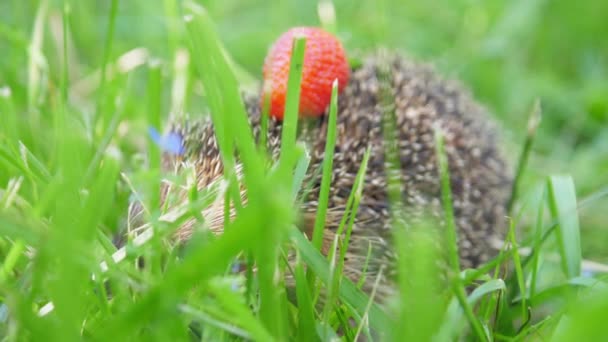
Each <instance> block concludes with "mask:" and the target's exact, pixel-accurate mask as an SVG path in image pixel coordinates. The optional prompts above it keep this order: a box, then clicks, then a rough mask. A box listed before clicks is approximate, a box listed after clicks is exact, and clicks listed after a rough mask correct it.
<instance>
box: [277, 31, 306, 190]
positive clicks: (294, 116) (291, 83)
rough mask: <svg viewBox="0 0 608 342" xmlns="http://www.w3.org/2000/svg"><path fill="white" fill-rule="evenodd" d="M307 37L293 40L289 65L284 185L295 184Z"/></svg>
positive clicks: (282, 165) (282, 162) (281, 169)
mask: <svg viewBox="0 0 608 342" xmlns="http://www.w3.org/2000/svg"><path fill="white" fill-rule="evenodd" d="M305 51H306V37H295V38H294V40H293V45H292V51H291V60H290V63H289V78H288V80H287V98H286V100H285V113H284V120H283V125H282V132H281V134H282V135H281V155H280V157H279V166H278V170H277V176H278V178H279V180H280V181H282V182H284V184H289V185H291V184H292V183H293V167H294V165H295V163H296V135H297V130H298V113H299V110H300V91H301V89H300V87H301V86H300V84H301V81H302V67H303V65H304V52H305Z"/></svg>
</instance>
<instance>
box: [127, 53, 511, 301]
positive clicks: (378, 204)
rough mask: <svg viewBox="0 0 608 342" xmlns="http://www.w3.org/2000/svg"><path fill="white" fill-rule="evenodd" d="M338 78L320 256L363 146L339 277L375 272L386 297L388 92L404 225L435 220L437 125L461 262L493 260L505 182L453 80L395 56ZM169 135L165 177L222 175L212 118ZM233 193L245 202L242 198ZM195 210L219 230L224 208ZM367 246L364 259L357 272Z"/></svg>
mask: <svg viewBox="0 0 608 342" xmlns="http://www.w3.org/2000/svg"><path fill="white" fill-rule="evenodd" d="M307 44H308V42H307ZM305 58H308V56H305ZM303 72H305V71H303ZM387 75H388V76H389V77H386V76H387ZM346 79H348V83H346V84H345V86H344V87H343V90H342V92H341V94H340V97H339V102H338V116H337V140H336V146H335V149H334V156H333V171H332V178H331V188H330V194H329V206H328V212H327V217H326V222H325V229H324V236H323V248H322V251H323V252H324V253H327V252H328V249H329V248H330V246H331V243H332V242H333V241H334V237H335V234H336V230H337V229H338V226H339V224H340V220H341V218H342V216H343V213H344V210H345V208H346V205H347V199H348V197H349V195H350V192H351V190H352V188H353V185H354V181H355V178H356V175H357V172H358V170H359V167H360V163H361V161H362V159H363V156H364V154H365V152H366V150H367V149H368V148H369V149H370V152H371V154H370V159H369V163H368V168H367V171H366V174H365V179H364V184H363V188H362V198H361V201H360V204H359V208H358V212H357V215H356V217H355V220H354V226H353V230H352V234H351V236H350V245H349V249H348V250H347V252H346V258H345V265H344V271H343V274H344V275H345V276H347V277H348V278H350V279H351V280H352V281H354V282H357V281H359V279H360V278H361V277H363V276H365V278H366V281H365V284H364V286H363V289H364V290H365V291H367V292H370V291H371V290H372V287H373V285H374V281H375V279H376V276H377V275H378V274H379V272H380V270H384V271H382V275H383V276H382V277H381V279H380V287H379V291H378V293H379V294H380V298H383V297H385V295H386V294H390V293H391V292H392V291H391V289H392V288H394V286H395V285H394V281H395V279H394V272H392V271H393V269H394V264H395V258H396V256H397V253H396V252H395V251H394V247H393V243H392V225H391V217H390V210H389V200H388V194H387V187H388V181H387V171H386V170H387V169H386V164H387V161H386V157H385V147H386V141H385V137H384V132H383V122H382V120H383V113H384V110H385V107H386V103H385V102H386V96H385V95H386V94H385V93H386V90H388V93H389V95H390V99H391V101H392V103H391V108H392V110H393V111H394V120H395V132H394V138H395V141H394V144H395V146H396V151H397V157H398V161H399V164H400V169H399V171H400V172H399V175H398V178H399V181H400V184H401V189H399V190H400V193H401V201H402V203H403V206H404V210H405V216H406V219H408V220H411V221H412V222H413V221H415V220H416V219H419V218H421V217H422V215H423V214H424V213H431V215H433V216H436V217H441V215H442V208H441V188H440V181H439V176H438V169H437V157H436V153H435V141H434V129H435V127H436V126H438V127H440V128H441V130H442V131H443V132H444V137H445V144H446V154H447V157H448V162H449V171H450V182H451V187H452V200H453V203H452V204H453V208H454V214H455V219H456V225H457V228H458V247H459V257H460V261H461V266H462V267H476V266H478V265H480V264H481V263H483V262H485V261H487V260H488V259H490V258H491V257H492V256H494V255H495V254H496V251H495V250H494V249H493V247H492V245H491V243H490V241H491V240H492V239H500V238H502V235H503V234H504V227H505V223H506V218H505V216H506V214H507V212H506V206H507V201H508V199H509V195H510V189H511V182H512V176H511V174H510V172H509V169H510V168H509V166H508V163H507V161H506V159H505V158H504V157H503V156H502V153H501V151H500V148H499V142H498V137H497V129H496V127H495V125H494V124H493V122H492V121H491V119H490V117H489V115H488V114H487V112H486V111H485V109H484V108H483V107H482V106H480V105H479V104H477V103H476V102H475V101H474V100H473V99H472V97H471V95H470V94H469V93H468V92H467V91H466V90H465V89H464V88H463V87H462V86H461V85H460V84H458V83H457V82H455V81H448V80H445V79H443V78H441V77H440V76H438V75H437V73H436V72H435V71H434V70H433V69H432V68H431V67H429V66H427V65H423V64H418V63H416V62H413V61H411V60H409V59H407V58H404V57H402V56H399V55H384V54H382V55H380V54H375V55H371V56H369V57H367V58H366V59H365V60H364V61H363V63H362V64H361V65H360V66H357V67H354V68H352V69H351V70H350V72H349V77H347V78H346ZM304 97H306V94H304ZM279 102H281V101H279ZM244 103H245V106H246V109H247V112H248V114H249V122H250V125H251V127H252V130H253V133H254V137H255V138H256V140H257V141H260V138H261V136H260V135H261V134H262V133H261V132H262V129H261V121H262V118H261V116H262V114H261V109H260V101H259V96H257V95H256V94H246V95H244ZM301 106H302V102H301ZM321 114H323V113H321ZM307 116H308V118H306V120H307V122H306V124H303V125H301V131H300V132H299V140H300V141H301V142H303V143H305V144H306V145H307V146H308V148H309V151H310V157H311V160H310V166H309V168H308V173H307V175H306V177H305V180H304V184H309V185H310V192H309V193H308V195H307V197H306V198H305V199H304V201H303V202H302V205H301V207H300V208H299V210H300V213H301V218H302V219H301V220H300V222H299V228H300V229H301V230H302V231H303V232H305V233H306V235H307V236H308V237H309V238H311V236H312V228H313V224H314V218H315V213H316V210H317V206H318V199H319V192H320V184H321V176H320V174H319V172H315V171H317V170H319V169H320V168H321V167H322V164H323V159H324V158H325V156H324V154H325V145H326V138H327V137H326V133H327V124H328V122H327V116H326V115H321V116H319V117H314V118H311V117H310V116H311V115H310V113H308V115H307ZM281 117H282V116H281V115H272V116H271V117H270V118H269V120H268V124H269V125H268V130H267V136H266V139H265V141H266V144H267V146H266V148H267V151H268V152H269V155H270V156H271V157H272V158H274V159H275V160H276V158H277V157H278V155H279V149H280V139H281V128H282V122H281V120H280V118H281ZM170 132H171V134H177V135H179V136H181V137H182V144H183V146H182V147H183V151H184V153H183V154H182V155H172V154H166V155H165V160H164V167H165V170H164V171H166V172H176V171H179V170H180V169H182V168H183V167H184V165H186V164H188V165H193V167H194V169H195V174H196V178H197V179H196V183H197V187H198V189H199V190H200V189H205V188H207V187H209V186H210V185H211V184H214V182H215V181H217V180H218V179H221V178H222V177H223V172H224V168H223V165H222V160H221V156H220V152H219V148H218V144H217V141H216V140H215V139H216V138H215V133H214V128H213V124H212V123H211V120H209V119H208V118H200V119H188V120H181V121H179V120H176V121H175V122H173V123H172V125H171V128H170ZM237 167H238V165H237ZM167 192H168V187H167V186H164V187H163V189H162V193H163V198H164V197H165V195H166V193H167ZM241 195H242V196H243V199H244V200H246V198H245V197H246V196H245V194H244V193H243V194H241ZM186 196H187V194H185V193H184V194H182V197H184V198H186ZM204 213H205V214H206V221H207V222H209V225H210V229H211V231H213V232H215V233H221V232H222V230H223V215H224V212H223V207H220V208H216V210H215V211H213V210H211V211H210V210H209V209H207V210H206V211H204ZM140 214H141V207H138V206H137V205H135V206H134V207H133V208H132V210H131V219H132V220H135V219H137V217H139V216H140ZM207 216H211V219H209V217H207ZM195 227H198V226H197V225H196V224H195V221H194V219H193V220H190V221H189V222H186V223H185V224H183V226H182V227H181V228H180V229H179V231H178V233H177V234H176V239H177V240H178V241H179V242H184V241H187V240H188V239H189V238H190V237H191V236H192V234H193V230H194V229H197V228H195ZM370 246H371V254H370V256H371V257H370V259H369V265H368V266H367V270H366V272H365V274H363V265H364V263H365V262H366V258H367V256H368V252H369V248H370Z"/></svg>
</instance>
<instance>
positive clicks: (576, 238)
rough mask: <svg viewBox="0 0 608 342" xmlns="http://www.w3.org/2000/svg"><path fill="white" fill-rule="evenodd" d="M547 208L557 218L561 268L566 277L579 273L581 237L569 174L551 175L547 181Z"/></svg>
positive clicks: (573, 190) (575, 275) (572, 184)
mask: <svg viewBox="0 0 608 342" xmlns="http://www.w3.org/2000/svg"><path fill="white" fill-rule="evenodd" d="M547 182H548V183H547V184H548V190H549V191H548V195H549V196H548V197H549V209H550V211H551V215H552V217H553V219H556V220H558V222H559V226H558V228H557V230H556V234H557V238H558V244H559V252H560V254H561V257H562V268H563V271H564V274H566V276H567V277H568V278H573V277H577V276H579V275H580V273H581V259H582V257H581V243H580V241H581V238H580V230H579V222H578V214H577V210H576V208H577V205H576V191H575V189H574V181H573V180H572V177H570V176H551V177H549V179H548V181H547Z"/></svg>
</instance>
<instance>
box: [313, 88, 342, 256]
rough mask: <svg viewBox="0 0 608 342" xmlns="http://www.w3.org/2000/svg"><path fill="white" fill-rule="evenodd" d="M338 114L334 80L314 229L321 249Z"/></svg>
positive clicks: (315, 243)
mask: <svg viewBox="0 0 608 342" xmlns="http://www.w3.org/2000/svg"><path fill="white" fill-rule="evenodd" d="M337 116H338V82H337V80H336V81H334V83H333V86H332V90H331V102H330V105H329V119H328V123H327V141H326V142H325V153H324V154H323V156H324V158H323V177H322V178H321V189H320V191H319V205H318V206H317V215H316V216H315V223H314V231H313V235H312V244H313V246H315V248H317V249H318V250H321V244H322V243H323V229H324V228H325V216H326V214H327V205H328V202H329V189H330V186H331V178H332V174H333V159H334V158H333V156H334V150H335V147H336V134H337V125H336V122H337Z"/></svg>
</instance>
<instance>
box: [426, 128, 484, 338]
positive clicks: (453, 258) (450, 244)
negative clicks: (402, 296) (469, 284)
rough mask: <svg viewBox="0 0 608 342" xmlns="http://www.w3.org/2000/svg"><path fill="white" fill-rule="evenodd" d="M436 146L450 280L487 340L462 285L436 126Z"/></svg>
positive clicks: (444, 161) (447, 178) (479, 333)
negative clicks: (450, 272) (450, 271)
mask: <svg viewBox="0 0 608 342" xmlns="http://www.w3.org/2000/svg"><path fill="white" fill-rule="evenodd" d="M435 148H436V152H435V153H436V155H437V162H438V169H439V178H440V181H441V200H442V205H443V210H444V219H445V222H446V228H445V230H446V239H445V240H444V241H445V242H446V244H447V246H446V247H447V249H448V258H449V263H450V266H451V268H452V274H451V276H450V281H451V283H452V286H453V290H454V294H455V295H456V298H458V301H459V302H460V305H461V306H462V309H463V310H464V312H465V315H466V316H467V319H468V320H469V324H471V328H472V330H473V331H474V332H475V335H477V338H478V339H479V340H481V341H486V340H487V339H488V337H487V336H486V334H485V332H484V330H483V328H482V326H481V324H480V322H479V320H478V319H477V317H475V315H474V313H473V309H472V308H471V306H470V305H469V303H468V302H467V301H466V298H465V291H464V287H463V285H462V281H461V279H460V278H459V274H460V259H459V256H458V240H457V235H456V222H455V221H454V209H453V208H452V190H451V188H450V176H449V170H448V158H447V154H446V153H445V145H444V140H443V133H442V132H441V129H440V128H439V127H436V128H435Z"/></svg>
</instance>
